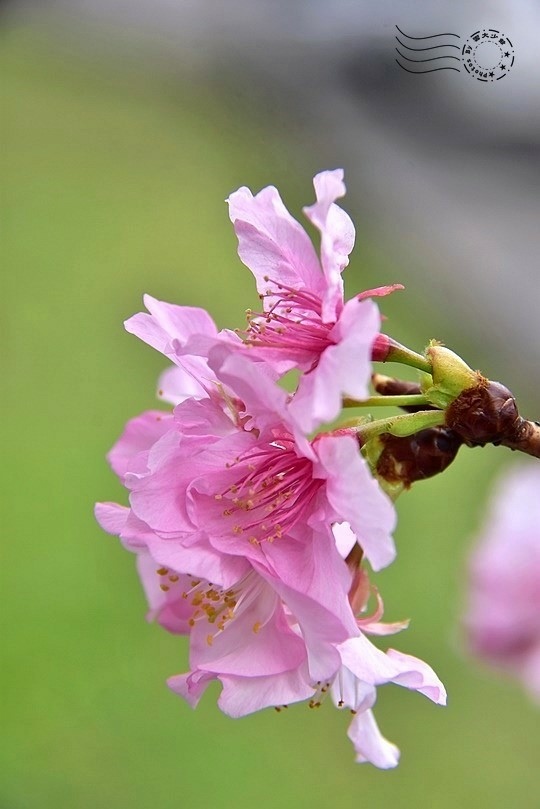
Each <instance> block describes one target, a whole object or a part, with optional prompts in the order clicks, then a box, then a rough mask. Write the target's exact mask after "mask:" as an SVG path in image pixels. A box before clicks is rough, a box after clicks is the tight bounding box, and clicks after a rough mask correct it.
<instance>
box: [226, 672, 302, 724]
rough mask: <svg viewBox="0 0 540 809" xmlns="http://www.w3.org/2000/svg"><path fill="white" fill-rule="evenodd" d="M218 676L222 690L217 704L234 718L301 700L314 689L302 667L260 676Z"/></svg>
mask: <svg viewBox="0 0 540 809" xmlns="http://www.w3.org/2000/svg"><path fill="white" fill-rule="evenodd" d="M219 679H220V680H221V682H222V683H223V691H222V693H221V695H220V697H219V700H218V705H219V707H220V708H221V710H222V711H223V712H224V713H226V714H227V715H228V716H232V717H234V718H237V717H240V716H246V714H250V713H254V712H255V711H260V710H262V709H263V708H269V707H272V706H276V707H279V706H283V705H290V704H292V703H294V702H300V701H301V700H304V699H308V698H310V697H311V696H313V693H314V689H313V688H312V687H311V686H310V685H309V683H308V682H307V680H306V673H305V671H303V670H302V669H297V670H295V671H286V672H283V673H282V674H278V675H273V676H272V675H271V676H261V677H234V676H230V675H223V676H221V677H220V678H219Z"/></svg>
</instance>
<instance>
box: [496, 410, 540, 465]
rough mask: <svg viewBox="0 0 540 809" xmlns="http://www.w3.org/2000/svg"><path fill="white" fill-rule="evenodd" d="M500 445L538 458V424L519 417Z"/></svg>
mask: <svg viewBox="0 0 540 809" xmlns="http://www.w3.org/2000/svg"><path fill="white" fill-rule="evenodd" d="M501 445H502V446H503V447H509V448H510V449H512V450H516V449H517V450H518V451H519V452H525V453H526V454H527V455H532V456H533V458H540V423H538V422H537V421H527V419H523V418H521V416H519V417H518V419H517V420H516V422H515V425H514V428H513V430H512V431H511V432H510V433H509V434H507V435H505V436H504V438H502V440H501Z"/></svg>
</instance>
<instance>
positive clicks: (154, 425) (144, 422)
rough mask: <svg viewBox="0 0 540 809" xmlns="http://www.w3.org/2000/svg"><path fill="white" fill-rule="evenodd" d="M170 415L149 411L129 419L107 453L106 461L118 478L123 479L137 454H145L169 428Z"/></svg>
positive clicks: (158, 411)
mask: <svg viewBox="0 0 540 809" xmlns="http://www.w3.org/2000/svg"><path fill="white" fill-rule="evenodd" d="M171 420H172V415H171V414H170V413H164V412H162V411H160V410H149V411H147V412H146V413H142V414H141V415H140V416H136V418H134V419H130V421H128V423H127V424H126V426H125V428H124V432H123V433H122V435H121V436H120V438H119V439H118V441H117V442H116V444H115V445H114V446H113V448H112V449H111V451H110V452H109V454H108V456H107V458H108V461H109V463H110V465H111V467H112V469H113V470H114V472H116V474H117V475H118V477H119V478H120V479H123V477H124V475H125V474H126V472H128V471H129V470H130V465H131V464H132V461H133V460H134V459H135V457H136V456H137V455H138V454H139V453H143V452H146V451H147V450H149V449H150V448H151V447H152V446H153V444H155V443H156V441H158V440H159V439H160V438H161V437H162V436H163V435H164V434H165V433H166V432H168V430H170V428H171Z"/></svg>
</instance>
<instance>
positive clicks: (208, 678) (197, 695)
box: [167, 671, 216, 708]
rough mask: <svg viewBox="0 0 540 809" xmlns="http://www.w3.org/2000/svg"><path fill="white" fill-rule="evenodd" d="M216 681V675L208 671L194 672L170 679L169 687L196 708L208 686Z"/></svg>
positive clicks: (177, 675) (168, 681)
mask: <svg viewBox="0 0 540 809" xmlns="http://www.w3.org/2000/svg"><path fill="white" fill-rule="evenodd" d="M215 679H216V677H215V675H214V674H210V673H209V672H207V671H194V672H188V673H187V674H176V675H175V676H174V677H169V679H168V680H167V685H168V686H169V688H170V689H171V690H172V691H174V692H175V693H176V694H178V695H179V696H181V697H183V698H184V699H185V700H186V702H188V703H189V705H191V707H192V708H196V707H197V705H198V704H199V701H200V699H201V697H202V695H203V694H204V692H205V691H206V689H207V687H208V685H209V684H210V683H211V682H212V680H215Z"/></svg>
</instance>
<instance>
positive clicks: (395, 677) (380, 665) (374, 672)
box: [338, 634, 446, 705]
mask: <svg viewBox="0 0 540 809" xmlns="http://www.w3.org/2000/svg"><path fill="white" fill-rule="evenodd" d="M338 649H339V652H340V655H341V659H342V661H343V665H344V666H346V667H347V668H348V669H349V670H350V671H352V673H353V674H354V675H355V676H356V677H358V679H360V680H363V681H364V682H366V683H370V684H371V685H382V684H383V683H390V682H393V683H396V685H402V686H404V687H405V688H410V689H412V690H414V691H419V692H420V693H421V694H424V696H426V697H428V698H429V699H431V700H432V701H433V702H436V703H437V704H438V705H444V704H445V703H446V690H445V688H444V686H443V684H442V683H441V681H440V680H439V678H438V677H437V675H436V674H435V672H434V671H433V669H432V668H431V666H428V664H427V663H424V661H423V660H419V659H418V658H416V657H412V655H406V654H402V653H401V652H396V651H395V650H394V649H389V650H388V652H387V653H386V654H385V653H384V652H381V650H380V649H377V647H376V646H374V645H373V644H372V643H371V642H370V641H369V640H368V639H367V638H366V637H364V636H363V635H361V634H360V635H358V637H355V638H349V639H348V640H346V641H345V642H344V643H341V644H340V645H339V647H338Z"/></svg>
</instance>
